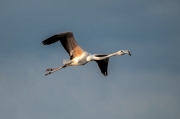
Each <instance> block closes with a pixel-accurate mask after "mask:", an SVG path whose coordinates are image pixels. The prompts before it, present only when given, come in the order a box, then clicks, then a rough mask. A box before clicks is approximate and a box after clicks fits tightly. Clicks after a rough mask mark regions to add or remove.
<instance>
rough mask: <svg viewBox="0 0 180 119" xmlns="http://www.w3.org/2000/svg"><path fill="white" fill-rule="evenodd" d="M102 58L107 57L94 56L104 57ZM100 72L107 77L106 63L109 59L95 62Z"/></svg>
mask: <svg viewBox="0 0 180 119" xmlns="http://www.w3.org/2000/svg"><path fill="white" fill-rule="evenodd" d="M104 56H107V55H96V57H104ZM95 61H96V62H97V64H98V66H99V68H100V70H101V72H102V74H103V75H104V76H107V75H108V62H109V58H107V59H104V60H95Z"/></svg>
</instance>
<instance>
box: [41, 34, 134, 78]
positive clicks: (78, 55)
mask: <svg viewBox="0 0 180 119" xmlns="http://www.w3.org/2000/svg"><path fill="white" fill-rule="evenodd" d="M57 41H60V42H61V44H62V46H63V47H64V49H65V50H66V51H67V53H68V54H69V56H70V60H63V66H60V67H58V68H48V69H47V70H46V74H45V76H47V75H49V74H52V73H53V72H56V71H58V70H60V69H62V68H65V67H67V66H80V65H85V64H86V63H88V62H91V61H96V62H97V64H98V66H99V68H100V70H101V72H102V74H103V75H104V76H107V75H108V72H107V69H108V61H109V58H110V57H112V56H121V55H124V54H128V55H130V56H131V53H130V52H129V51H128V50H120V51H117V52H115V53H112V54H109V55H106V54H91V53H88V52H86V51H85V50H83V49H82V48H81V47H80V46H79V45H78V44H77V42H76V40H75V38H74V36H73V33H72V32H63V33H58V34H55V35H53V36H51V37H49V38H48V39H46V40H44V41H42V43H43V44H44V45H50V44H53V43H55V42H57Z"/></svg>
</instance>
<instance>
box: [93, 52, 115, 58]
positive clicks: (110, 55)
mask: <svg viewBox="0 0 180 119" xmlns="http://www.w3.org/2000/svg"><path fill="white" fill-rule="evenodd" d="M115 55H117V54H116V53H112V54H109V55H106V56H103V57H97V56H94V57H93V59H94V60H103V59H107V58H109V57H112V56H115Z"/></svg>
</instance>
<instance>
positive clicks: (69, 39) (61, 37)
mask: <svg viewBox="0 0 180 119" xmlns="http://www.w3.org/2000/svg"><path fill="white" fill-rule="evenodd" d="M57 41H60V42H61V44H62V46H63V47H64V49H65V50H66V51H67V52H68V54H69V56H71V54H70V52H71V51H72V49H74V48H75V47H77V46H78V44H77V42H76V40H75V39H74V36H73V33H72V32H65V33H60V34H56V35H53V36H51V37H49V38H48V39H46V40H44V41H42V43H43V44H44V45H50V44H53V43H55V42H57Z"/></svg>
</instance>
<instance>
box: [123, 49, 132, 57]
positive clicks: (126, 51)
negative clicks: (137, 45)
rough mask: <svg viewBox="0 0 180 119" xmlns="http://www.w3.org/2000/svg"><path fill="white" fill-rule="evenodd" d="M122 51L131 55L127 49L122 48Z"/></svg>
mask: <svg viewBox="0 0 180 119" xmlns="http://www.w3.org/2000/svg"><path fill="white" fill-rule="evenodd" d="M123 52H124V53H125V54H128V55H129V56H131V53H130V52H129V51H128V50H123Z"/></svg>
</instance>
